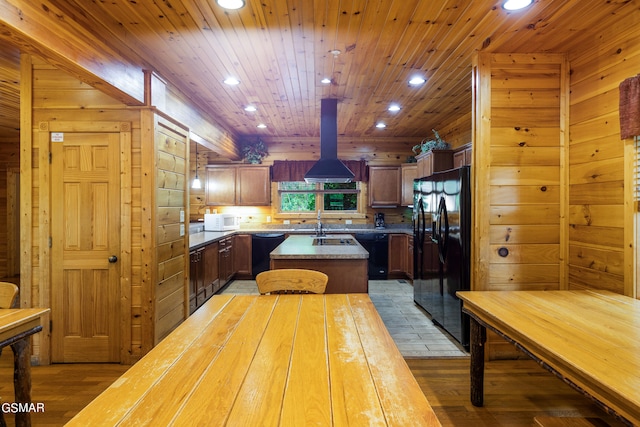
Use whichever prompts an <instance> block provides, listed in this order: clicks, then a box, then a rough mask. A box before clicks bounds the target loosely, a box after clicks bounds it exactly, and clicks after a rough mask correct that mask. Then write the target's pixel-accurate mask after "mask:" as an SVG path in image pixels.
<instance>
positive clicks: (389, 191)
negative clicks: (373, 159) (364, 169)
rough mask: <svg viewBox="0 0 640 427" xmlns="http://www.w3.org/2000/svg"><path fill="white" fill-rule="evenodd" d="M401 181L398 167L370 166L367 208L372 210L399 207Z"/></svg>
mask: <svg viewBox="0 0 640 427" xmlns="http://www.w3.org/2000/svg"><path fill="white" fill-rule="evenodd" d="M401 179H402V177H401V174H400V168H399V167H398V166H370V167H369V206H371V207H374V208H376V207H377V208H391V207H397V206H400V195H401V191H400V184H401V182H400V181H401Z"/></svg>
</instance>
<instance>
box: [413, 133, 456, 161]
mask: <svg viewBox="0 0 640 427" xmlns="http://www.w3.org/2000/svg"><path fill="white" fill-rule="evenodd" d="M431 131H432V132H433V135H434V136H435V138H433V139H431V138H425V139H423V140H422V141H421V142H420V144H417V145H414V146H413V148H412V151H413V153H414V154H415V155H418V154H422V153H428V152H429V151H432V150H448V149H449V147H450V145H449V143H448V142H446V141H445V140H444V139H442V137H440V134H439V133H438V131H437V130H435V129H431Z"/></svg>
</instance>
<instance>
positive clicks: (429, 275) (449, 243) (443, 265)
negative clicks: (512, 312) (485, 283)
mask: <svg viewBox="0 0 640 427" xmlns="http://www.w3.org/2000/svg"><path fill="white" fill-rule="evenodd" d="M470 181H471V178H470V169H469V166H463V167H461V168H457V169H452V170H448V171H445V172H438V173H435V174H433V175H431V176H428V177H424V178H418V179H416V180H415V181H414V183H413V186H414V188H413V234H414V236H413V237H414V254H413V255H414V269H415V271H414V276H413V299H414V301H415V302H416V304H418V305H419V306H421V307H422V308H424V309H425V310H426V311H427V312H428V313H429V314H430V315H431V317H432V320H433V322H434V323H436V324H438V325H439V326H441V327H442V328H444V329H445V330H446V331H447V332H448V333H449V334H450V335H451V336H453V337H454V338H455V339H456V340H457V341H459V342H460V344H462V346H463V347H464V348H465V349H467V350H468V349H469V317H468V316H467V315H466V314H464V313H462V302H461V301H460V299H459V298H458V297H457V296H456V292H457V291H460V290H470V289H471V286H470V279H469V277H470V267H471V262H470V260H471V182H470Z"/></svg>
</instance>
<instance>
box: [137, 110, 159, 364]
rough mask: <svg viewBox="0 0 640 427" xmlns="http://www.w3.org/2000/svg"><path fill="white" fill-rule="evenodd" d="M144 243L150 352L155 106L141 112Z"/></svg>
mask: <svg viewBox="0 0 640 427" xmlns="http://www.w3.org/2000/svg"><path fill="white" fill-rule="evenodd" d="M140 119H141V120H140V121H141V126H140V127H141V129H140V130H141V135H140V139H141V146H142V149H141V159H142V163H141V182H140V203H141V212H140V213H141V219H140V221H141V227H140V232H141V236H142V238H141V245H140V252H141V255H142V263H141V269H140V302H141V306H140V340H141V341H140V353H141V354H146V353H148V352H149V350H151V349H152V348H153V345H154V326H155V311H154V310H155V307H154V301H155V280H156V274H157V273H156V268H157V267H156V265H157V260H156V249H155V248H156V233H155V231H156V227H157V226H156V208H155V207H156V193H157V191H156V188H155V173H156V172H155V171H156V142H155V129H156V115H155V114H154V113H153V111H151V110H143V111H142V112H141V117H140Z"/></svg>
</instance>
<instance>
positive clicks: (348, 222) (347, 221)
mask: <svg viewBox="0 0 640 427" xmlns="http://www.w3.org/2000/svg"><path fill="white" fill-rule="evenodd" d="M344 223H345V224H347V225H350V224H353V221H351V220H350V219H345V220H344Z"/></svg>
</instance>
